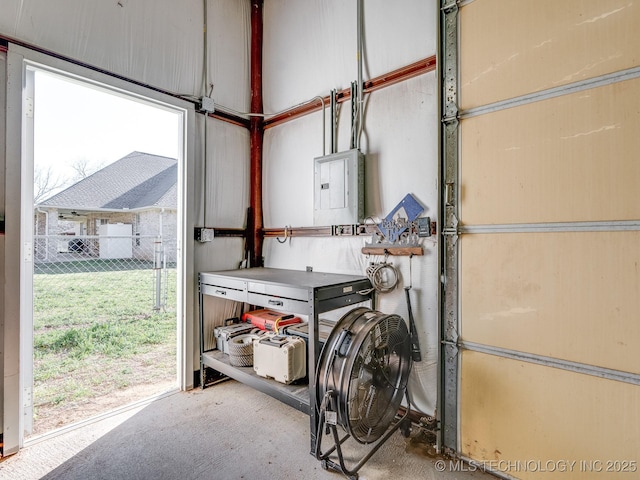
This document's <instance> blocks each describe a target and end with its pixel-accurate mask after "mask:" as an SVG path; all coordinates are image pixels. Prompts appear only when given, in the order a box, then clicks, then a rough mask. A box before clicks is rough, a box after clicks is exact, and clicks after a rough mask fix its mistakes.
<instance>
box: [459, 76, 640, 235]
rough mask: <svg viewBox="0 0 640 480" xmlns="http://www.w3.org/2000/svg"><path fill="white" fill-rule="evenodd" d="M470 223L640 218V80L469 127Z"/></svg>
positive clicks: (466, 185)
mask: <svg viewBox="0 0 640 480" xmlns="http://www.w3.org/2000/svg"><path fill="white" fill-rule="evenodd" d="M461 132H462V137H461V138H462V140H461V159H462V160H461V167H460V202H461V221H462V222H463V223H464V224H500V223H536V222H562V221H600V220H628V219H638V218H640V202H638V201H637V195H638V193H637V192H638V185H640V162H639V161H638V152H640V134H639V132H640V79H635V80H629V81H625V82H620V83H616V84H612V85H608V86H604V87H600V88H595V89H591V90H587V91H583V92H579V93H575V94H572V95H566V96H563V97H558V98H553V99H549V100H545V101H542V102H536V103H532V104H528V105H524V106H521V107H518V108H511V109H507V110H502V111H498V112H495V113H491V114H486V115H481V116H478V117H471V118H468V119H466V120H463V121H462V123H461Z"/></svg>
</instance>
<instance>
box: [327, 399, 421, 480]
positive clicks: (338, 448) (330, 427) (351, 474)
mask: <svg viewBox="0 0 640 480" xmlns="http://www.w3.org/2000/svg"><path fill="white" fill-rule="evenodd" d="M405 397H406V398H407V409H406V411H405V413H404V415H402V417H401V418H399V419H398V420H397V421H396V423H395V424H393V425H391V427H389V429H388V430H387V432H386V433H385V434H384V435H383V436H382V437H380V438H379V439H378V440H376V441H375V442H373V443H372V447H371V449H370V450H369V452H368V453H367V454H366V455H365V456H364V457H363V458H362V459H361V460H360V461H359V462H358V463H356V464H355V465H354V466H353V467H351V468H347V466H346V464H345V462H344V456H343V455H342V444H343V443H344V442H346V441H347V440H348V439H349V437H351V435H349V434H346V435H345V436H344V437H342V438H340V436H339V434H338V427H337V424H336V423H337V422H336V420H337V414H336V412H337V409H336V404H335V402H336V396H335V393H334V391H333V390H329V391H327V392H326V393H325V396H324V398H323V400H322V403H321V404H320V415H319V420H318V429H317V430H316V431H317V432H318V438H317V439H316V448H315V457H316V459H317V460H320V462H321V465H322V468H323V469H324V470H333V471H335V472H339V473H342V474H344V475H345V476H346V477H347V478H348V479H349V480H358V470H360V468H361V467H362V466H363V465H364V464H365V463H366V462H367V461H368V460H369V459H370V458H371V457H372V456H373V454H374V453H376V452H377V451H378V449H379V448H380V447H381V446H382V444H383V443H384V442H386V441H387V440H388V439H389V438H390V437H391V435H393V433H394V432H395V431H396V430H398V429H399V428H401V427H402V426H403V425H404V426H405V427H406V420H407V418H408V416H409V413H410V411H411V407H410V405H411V404H410V402H409V399H408V397H407V391H406V390H405ZM327 404H328V405H327ZM327 406H328V408H327ZM406 431H408V429H405V428H403V433H404V432H406ZM325 432H326V434H327V435H328V434H329V432H331V434H332V435H333V446H332V447H331V448H330V449H329V450H327V451H326V452H324V453H322V451H321V448H322V437H323V433H325ZM334 452H335V453H336V455H337V457H338V463H336V462H335V461H334V460H331V455H332V454H333V453H334Z"/></svg>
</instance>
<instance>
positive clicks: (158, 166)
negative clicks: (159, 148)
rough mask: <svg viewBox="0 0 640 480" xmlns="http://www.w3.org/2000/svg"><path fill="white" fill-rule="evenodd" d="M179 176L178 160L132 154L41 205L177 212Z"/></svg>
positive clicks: (87, 208)
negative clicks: (163, 209)
mask: <svg viewBox="0 0 640 480" xmlns="http://www.w3.org/2000/svg"><path fill="white" fill-rule="evenodd" d="M177 175H178V162H177V160H176V159H174V158H168V157H161V156H158V155H151V154H148V153H142V152H132V153H130V154H129V155H127V156H126V157H123V158H121V159H120V160H117V161H115V162H114V163H112V164H111V165H108V166H106V167H104V168H103V169H101V170H98V171H97V172H95V173H94V174H93V175H89V176H88V177H86V178H84V179H82V180H80V181H79V182H78V183H75V184H73V185H71V186H70V187H69V188H67V189H65V190H63V191H62V192H60V193H58V194H56V195H54V196H53V197H51V198H49V199H47V200H45V201H43V202H41V203H40V205H42V206H47V207H58V208H74V209H78V210H93V209H109V210H112V209H113V210H120V209H127V208H128V209H130V210H133V209H140V208H145V207H165V208H176V205H177V194H176V184H177V178H178V177H177Z"/></svg>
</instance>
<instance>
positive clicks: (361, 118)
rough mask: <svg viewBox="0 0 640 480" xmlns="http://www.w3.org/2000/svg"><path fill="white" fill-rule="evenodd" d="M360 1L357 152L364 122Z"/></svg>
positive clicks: (360, 10) (362, 16)
mask: <svg viewBox="0 0 640 480" xmlns="http://www.w3.org/2000/svg"><path fill="white" fill-rule="evenodd" d="M362 6H363V5H362V0H358V8H357V9H356V10H357V17H358V18H357V22H358V26H357V29H356V30H357V34H356V36H357V37H358V38H357V42H358V46H357V57H358V85H357V88H356V95H357V101H356V107H357V110H356V113H357V121H356V128H355V148H357V149H358V150H360V134H361V133H362V122H363V121H364V109H363V108H362V90H363V89H364V85H363V84H362V51H363V48H362V44H363V40H362V36H363V28H362V27H363V23H364V20H363V18H364V14H363V12H362Z"/></svg>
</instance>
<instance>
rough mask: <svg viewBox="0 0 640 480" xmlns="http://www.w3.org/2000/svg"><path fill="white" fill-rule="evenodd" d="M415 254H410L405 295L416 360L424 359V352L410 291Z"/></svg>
mask: <svg viewBox="0 0 640 480" xmlns="http://www.w3.org/2000/svg"><path fill="white" fill-rule="evenodd" d="M412 258H413V255H411V256H409V272H410V273H409V286H408V287H404V293H405V297H406V298H407V310H408V312H409V333H410V335H411V358H412V359H413V361H414V362H421V361H422V354H421V353H420V341H419V340H418V331H417V330H416V322H415V321H414V320H413V310H412V309H411V295H410V294H409V292H410V291H411V287H412V285H411V284H412V283H413V282H412V280H411V276H412V275H411V259H412Z"/></svg>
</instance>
